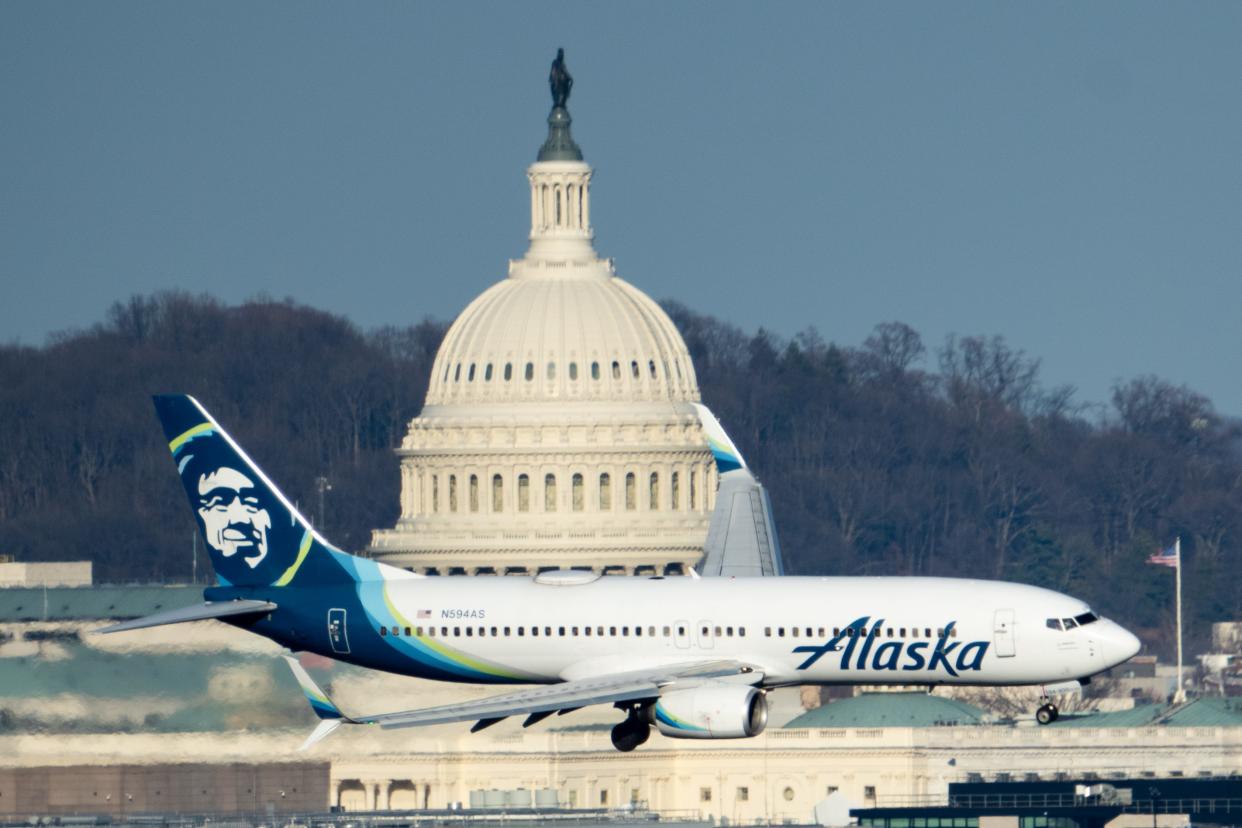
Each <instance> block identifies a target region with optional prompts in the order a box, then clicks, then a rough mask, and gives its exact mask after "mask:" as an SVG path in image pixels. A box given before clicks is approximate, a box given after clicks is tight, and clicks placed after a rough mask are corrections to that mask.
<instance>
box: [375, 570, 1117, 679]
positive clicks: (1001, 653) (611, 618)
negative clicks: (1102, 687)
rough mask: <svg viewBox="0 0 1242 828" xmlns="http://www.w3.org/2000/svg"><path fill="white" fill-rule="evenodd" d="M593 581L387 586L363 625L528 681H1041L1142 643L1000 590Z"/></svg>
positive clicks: (981, 585)
mask: <svg viewBox="0 0 1242 828" xmlns="http://www.w3.org/2000/svg"><path fill="white" fill-rule="evenodd" d="M565 577H566V578H567V579H568V580H570V581H572V580H573V577H574V576H571V575H569V574H568V573H565ZM590 577H591V576H589V575H585V574H584V575H583V576H582V580H583V581H585V582H583V583H541V582H539V581H540V579H539V578H499V577H498V578H482V577H473V578H448V577H445V578H408V579H407V578H398V579H393V580H390V581H388V582H387V583H386V592H387V604H388V607H389V609H390V610H391V614H389V615H385V616H379V615H376V616H375V617H373V618H372V619H371V620H372V622H373V623H378V624H380V626H384V627H386V629H385V637H386V638H390V639H391V641H390V643H391V644H398V642H399V640H400V639H402V638H413V639H414V640H415V641H417V642H421V643H430V644H431V645H432V646H436V647H437V648H439V649H441V650H443V651H445V652H449V653H452V654H454V657H455V658H461V659H463V660H466V661H477V662H479V663H486V664H490V665H498V666H503V668H505V670H506V671H507V672H509V673H511V674H517V675H520V676H522V677H523V679H524V680H527V681H533V682H539V681H544V682H555V681H560V680H567V679H576V678H585V677H590V676H595V675H608V674H614V673H619V672H624V671H626V670H630V669H639V668H647V667H650V666H652V665H653V664H662V663H668V664H680V663H685V662H688V661H699V660H708V659H731V660H736V661H740V662H742V663H745V664H750V665H754V667H755V668H756V670H757V671H761V672H762V674H763V676H764V679H763V684H764V685H765V686H773V685H782V684H834V683H849V684H853V683H865V684H927V685H932V684H996V685H1008V684H1049V683H1056V682H1061V681H1068V680H1072V679H1080V678H1086V677H1089V676H1091V675H1094V674H1096V673H1099V672H1102V671H1104V670H1106V669H1108V668H1110V667H1112V666H1114V665H1117V664H1120V663H1122V662H1124V661H1126V660H1127V659H1129V658H1130V657H1131V656H1133V655H1134V654H1135V653H1136V652H1137V651H1138V646H1139V645H1138V640H1137V639H1136V638H1135V637H1134V636H1133V635H1131V634H1130V633H1129V632H1127V631H1126V630H1125V629H1123V628H1122V627H1120V626H1119V625H1117V624H1115V623H1113V622H1111V621H1108V620H1106V619H1098V618H1096V617H1095V616H1094V614H1092V613H1091V611H1090V609H1089V608H1088V607H1087V605H1086V604H1084V603H1083V602H1082V601H1080V600H1077V599H1075V598H1071V597H1069V596H1066V595H1062V594H1060V593H1057V592H1052V591H1050V590H1046V589H1041V588H1038V587H1031V586H1024V585H1021V584H1012V583H1004V582H998V581H981V580H967V579H954V578H835V577H823V578H818V577H813V578H807V577H778V578H704V579H695V578H689V577H665V578H659V577H653V578H634V577H604V578H597V579H594V580H590ZM368 612H370V611H369V610H368ZM1074 618H1079V619H1080V620H1079V621H1078V622H1076V623H1074V625H1073V626H1070V625H1069V624H1066V623H1058V624H1056V625H1053V624H1051V623H1050V622H1051V621H1054V620H1055V621H1057V622H1062V621H1063V620H1067V619H1074ZM1066 627H1069V628H1066ZM402 643H404V642H402ZM411 643H413V642H411ZM475 680H486V679H485V678H482V677H476V679H475ZM510 680H512V679H510Z"/></svg>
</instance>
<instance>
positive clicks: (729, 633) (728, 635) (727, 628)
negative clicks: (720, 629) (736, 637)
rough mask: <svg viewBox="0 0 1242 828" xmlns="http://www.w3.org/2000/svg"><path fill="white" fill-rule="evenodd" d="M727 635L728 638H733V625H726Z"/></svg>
mask: <svg viewBox="0 0 1242 828" xmlns="http://www.w3.org/2000/svg"><path fill="white" fill-rule="evenodd" d="M725 636H727V637H728V638H732V637H733V628H732V627H725Z"/></svg>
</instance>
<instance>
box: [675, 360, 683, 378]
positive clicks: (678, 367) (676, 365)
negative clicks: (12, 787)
mask: <svg viewBox="0 0 1242 828" xmlns="http://www.w3.org/2000/svg"><path fill="white" fill-rule="evenodd" d="M673 367H674V368H676V369H677V379H678V380H679V381H680V380H681V360H680V359H675V360H673Z"/></svg>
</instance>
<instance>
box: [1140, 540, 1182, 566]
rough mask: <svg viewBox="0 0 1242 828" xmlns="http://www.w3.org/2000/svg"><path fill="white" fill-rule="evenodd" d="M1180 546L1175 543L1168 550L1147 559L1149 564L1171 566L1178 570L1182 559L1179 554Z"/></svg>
mask: <svg viewBox="0 0 1242 828" xmlns="http://www.w3.org/2000/svg"><path fill="white" fill-rule="evenodd" d="M1180 551H1181V550H1179V549H1178V544H1176V543H1174V544H1173V545H1172V546H1170V547H1169V548H1168V549H1163V550H1161V551H1159V552H1157V553H1155V554H1154V555H1152V556H1151V557H1149V558H1148V559H1147V562H1148V563H1149V564H1158V565H1160V566H1171V567H1174V568H1176V567H1177V565H1178V561H1179V559H1180V558H1181V555H1180V554H1179V552H1180Z"/></svg>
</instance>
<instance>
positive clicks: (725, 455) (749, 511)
mask: <svg viewBox="0 0 1242 828" xmlns="http://www.w3.org/2000/svg"><path fill="white" fill-rule="evenodd" d="M694 408H695V411H696V412H697V413H698V416H699V423H700V424H701V425H702V426H703V433H704V434H705V435H707V444H708V445H709V446H710V447H711V450H712V456H713V457H714V458H715V460H716V471H717V473H718V474H719V475H720V484H719V487H718V488H717V489H716V508H715V510H714V511H713V512H712V518H711V522H710V523H709V524H708V526H707V544H706V545H705V546H704V548H703V560H702V561H700V562H699V565H698V566H697V567H696V568H695V573H697V574H698V575H700V576H702V577H705V578H712V577H715V578H721V577H729V576H742V577H761V576H776V575H783V574H785V573H784V567H783V566H782V564H781V547H780V543H779V541H777V538H776V522H775V521H774V520H773V519H772V504H771V502H770V501H769V500H768V493H767V492H766V491H765V490H764V488H763V485H762V484H761V483H760V482H759V481H758V480H757V479H756V478H755V476H754V475H753V474H752V473H751V471H750V467H749V466H747V465H746V459H745V458H744V457H742V453H741V452H740V451H738V448H737V446H736V445H734V443H733V441H732V440H731V439H729V435H728V433H727V432H726V431H725V430H724V426H722V425H721V424H720V421H719V420H717V419H716V415H714V414H712V412H711V410H710V409H708V408H707V406H705V405H702V404H700V403H695V404H694Z"/></svg>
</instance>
